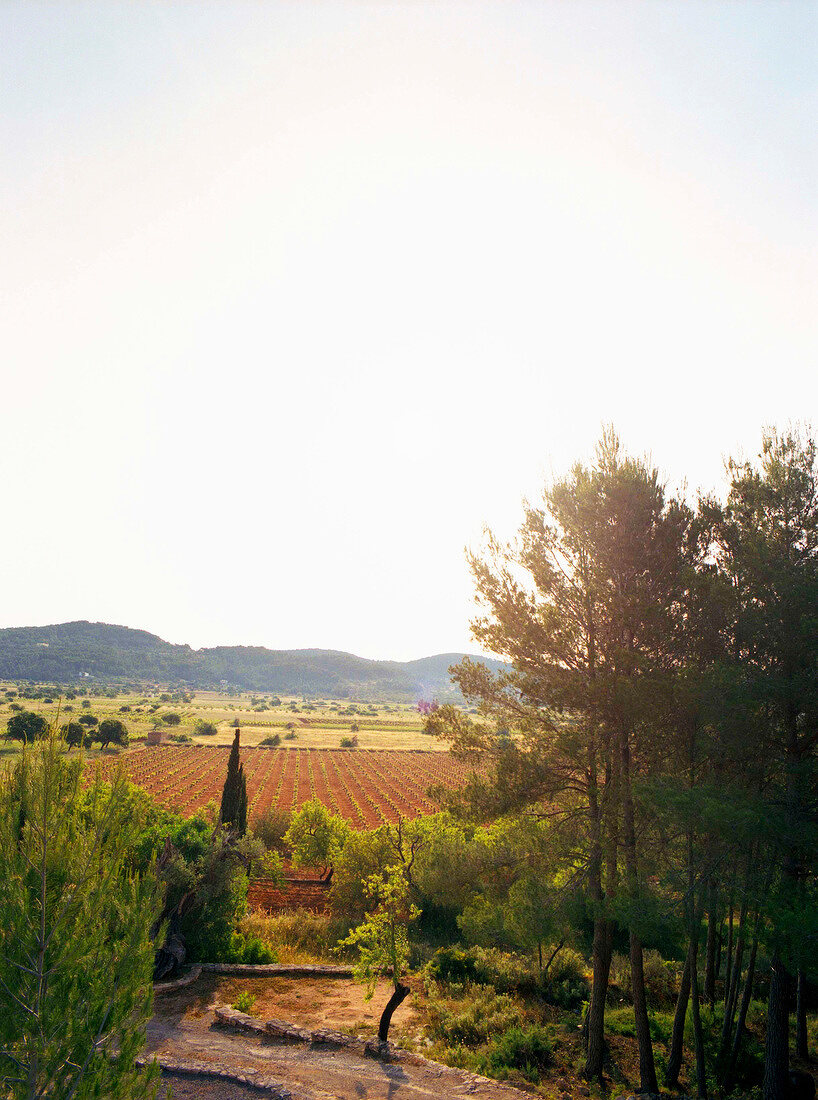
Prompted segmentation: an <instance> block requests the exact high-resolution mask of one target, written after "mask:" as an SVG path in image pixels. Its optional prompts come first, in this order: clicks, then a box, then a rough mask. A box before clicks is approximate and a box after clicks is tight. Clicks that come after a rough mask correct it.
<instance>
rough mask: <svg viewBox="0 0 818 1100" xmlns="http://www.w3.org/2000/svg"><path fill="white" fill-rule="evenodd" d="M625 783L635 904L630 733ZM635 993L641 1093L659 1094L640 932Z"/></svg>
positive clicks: (634, 957)
mask: <svg viewBox="0 0 818 1100" xmlns="http://www.w3.org/2000/svg"><path fill="white" fill-rule="evenodd" d="M620 747H621V772H620V775H621V780H622V809H623V833H624V837H623V839H624V847H625V867H626V870H627V876H628V888H629V891H630V895H631V898H632V899H633V900H634V901H635V900H637V898H638V896H639V873H638V867H637V862H636V826H635V821H634V809H633V794H632V791H631V782H630V763H631V760H630V743H629V739H628V733H627V731H623V733H622V741H621V746H620ZM630 961H631V991H632V993H633V1022H634V1028H635V1031H636V1041H637V1043H638V1045H639V1089H640V1091H641V1092H658V1091H659V1084H658V1082H657V1080H656V1064H655V1062H654V1060H653V1044H652V1042H651V1038H650V1023H649V1022H648V1003H647V997H646V994H645V970H644V960H643V957H642V941H641V939H640V938H639V935H638V933H637V932H635V931H634V930H633V929H631V933H630Z"/></svg>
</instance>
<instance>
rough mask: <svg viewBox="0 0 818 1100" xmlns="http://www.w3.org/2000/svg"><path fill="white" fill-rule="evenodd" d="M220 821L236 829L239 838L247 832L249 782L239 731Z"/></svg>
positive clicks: (231, 754) (229, 763) (233, 750)
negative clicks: (246, 778)
mask: <svg viewBox="0 0 818 1100" xmlns="http://www.w3.org/2000/svg"><path fill="white" fill-rule="evenodd" d="M219 821H220V822H221V824H222V825H227V826H229V827H230V828H231V829H235V830H236V832H237V833H238V835H239V836H244V834H245V833H246V832H247V782H246V780H245V778H244V765H243V764H242V762H241V756H240V752H239V731H238V730H236V736H235V737H234V738H233V747H232V748H231V749H230V757H229V759H228V761H227V777H226V779H225V781H224V789H223V790H222V803H221V809H220V811H219Z"/></svg>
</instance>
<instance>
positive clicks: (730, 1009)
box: [717, 870, 750, 1066]
mask: <svg viewBox="0 0 818 1100" xmlns="http://www.w3.org/2000/svg"><path fill="white" fill-rule="evenodd" d="M747 877H748V884H747V890H748V891H749V877H750V872H749V870H748V873H747ZM746 920H747V893H746V892H745V895H744V898H743V899H742V903H741V915H740V916H739V922H738V936H737V938H736V957H735V960H734V961H733V969H732V975H731V978H730V984H729V988H728V989H727V991H726V993H727V996H726V998H725V1002H724V1020H723V1021H722V1027H721V1043H720V1045H719V1053H718V1058H717V1064H718V1065H719V1066H721V1065H722V1063H723V1062H724V1059H725V1058H726V1057H727V1052H728V1050H729V1049H730V1046H731V1043H730V1040H731V1038H732V1035H733V1020H734V1018H735V1015H736V1005H737V1004H738V987H739V983H740V981H741V964H742V962H743V960H744V928H745V923H746Z"/></svg>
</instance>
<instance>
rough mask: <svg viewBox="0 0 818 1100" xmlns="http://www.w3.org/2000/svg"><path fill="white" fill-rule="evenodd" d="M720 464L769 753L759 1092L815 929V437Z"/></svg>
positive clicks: (741, 642) (770, 441)
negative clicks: (769, 852)
mask: <svg viewBox="0 0 818 1100" xmlns="http://www.w3.org/2000/svg"><path fill="white" fill-rule="evenodd" d="M729 472H730V475H731V486H730V494H729V497H728V500H727V505H726V507H725V509H724V513H723V519H722V522H721V525H720V530H719V531H718V535H719V538H718V550H719V565H720V568H721V569H722V570H723V572H724V573H725V575H726V576H727V577H729V579H730V581H731V583H732V585H733V588H734V591H735V593H736V603H737V613H736V621H735V631H734V639H733V640H734V648H735V654H736V659H737V662H738V664H739V667H740V668H741V670H742V673H743V675H744V677H745V688H746V691H747V694H748V695H749V696H750V697H751V698H752V699H754V700H755V702H756V707H757V711H758V714H759V716H760V719H761V729H762V732H761V737H762V739H763V748H764V755H765V760H766V761H767V762H768V763H769V765H770V766H769V768H768V773H767V776H766V781H765V787H766V789H767V791H768V792H769V796H768V814H769V817H770V820H771V822H772V823H774V826H775V827H774V839H775V843H776V846H777V848H778V851H779V853H780V856H779V863H780V875H779V876H778V877H777V879H776V881H774V882H773V884H772V891H771V903H772V908H771V911H770V923H771V934H770V944H769V947H770V956H771V976H770V994H769V1005H768V1014H767V1035H766V1052H765V1077H764V1097H765V1100H781V1098H782V1097H783V1096H784V1095H785V1093H786V1090H787V1075H788V1068H789V1013H790V1008H789V1001H790V996H791V993H792V991H793V986H794V985H795V979H796V977H797V974H798V972H799V971H801V972H802V974H803V960H804V958H805V957H806V956H807V954H808V953H809V951H810V948H811V949H812V950H813V952H814V945H815V938H816V931H815V928H814V923H815V921H814V919H811V913H814V908H813V909H811V910H810V907H806V908H805V907H804V899H805V897H806V895H807V894H808V891H809V878H810V872H811V871H812V873H813V874H814V867H815V864H816V845H815V839H814V830H813V820H814V783H815V770H816V750H817V749H818V734H817V733H816V732H815V730H816V717H818V677H817V676H816V668H818V621H817V620H816V616H815V607H816V605H818V470H817V469H816V445H815V442H814V440H813V439H812V438H810V437H809V436H806V437H804V436H802V435H801V434H799V433H798V432H795V431H791V432H787V433H778V432H775V431H773V432H767V433H765V435H764V438H763V443H762V453H761V455H760V459H759V461H758V463H757V464H753V463H750V462H745V463H740V464H739V463H735V462H733V463H731V464H730V467H729ZM810 925H813V927H812V928H810ZM808 933H809V934H808ZM798 1004H799V1008H800V1011H799V1018H798V1027H797V1031H798V1033H799V1034H805V1030H806V1029H805V1026H804V1025H805V1021H804V1020H803V1009H804V1000H803V998H799V1000H798Z"/></svg>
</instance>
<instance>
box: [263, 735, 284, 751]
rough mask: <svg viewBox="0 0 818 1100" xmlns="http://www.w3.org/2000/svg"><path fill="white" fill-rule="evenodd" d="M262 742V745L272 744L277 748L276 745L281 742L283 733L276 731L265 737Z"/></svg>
mask: <svg viewBox="0 0 818 1100" xmlns="http://www.w3.org/2000/svg"><path fill="white" fill-rule="evenodd" d="M261 744H262V745H270V746H272V747H273V748H275V747H276V745H280V744H281V734H280V733H274V734H272V735H271V736H270V737H265V738H264V740H263V741H262V742H261Z"/></svg>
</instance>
